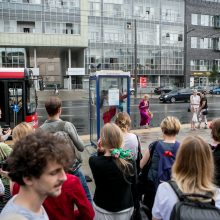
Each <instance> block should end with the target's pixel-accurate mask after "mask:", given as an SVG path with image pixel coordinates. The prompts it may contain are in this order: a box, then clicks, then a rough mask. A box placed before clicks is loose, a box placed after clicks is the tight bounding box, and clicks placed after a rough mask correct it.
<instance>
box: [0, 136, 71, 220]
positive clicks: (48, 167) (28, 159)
mask: <svg viewBox="0 0 220 220" xmlns="http://www.w3.org/2000/svg"><path fill="white" fill-rule="evenodd" d="M72 158H73V151H72V149H71V147H70V146H69V145H68V144H63V139H61V138H59V137H54V136H53V135H52V134H48V133H46V132H36V133H32V134H29V135H27V136H26V137H24V138H22V139H20V140H19V141H17V142H16V143H15V146H14V150H13V152H12V153H11V154H10V156H9V157H8V171H9V173H8V175H9V177H10V178H11V180H12V181H14V182H16V183H18V184H19V185H20V190H19V193H18V194H17V195H15V196H13V197H12V198H11V199H10V200H9V201H8V203H7V204H6V206H5V207H4V209H3V210H2V212H1V215H0V218H1V217H3V216H5V215H8V214H10V213H17V214H20V215H23V216H25V217H26V218H27V219H28V220H32V219H33V220H48V216H47V214H46V212H45V210H44V208H43V206H42V203H43V202H44V200H45V199H46V197H47V196H53V197H56V196H59V195H60V194H61V187H62V184H63V183H64V181H65V180H66V179H67V177H66V174H65V171H64V169H65V168H68V167H69V166H70V164H71V163H72Z"/></svg>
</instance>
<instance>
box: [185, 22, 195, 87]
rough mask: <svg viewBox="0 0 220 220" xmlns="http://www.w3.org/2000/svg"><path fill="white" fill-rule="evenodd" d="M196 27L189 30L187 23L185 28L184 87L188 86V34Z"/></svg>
mask: <svg viewBox="0 0 220 220" xmlns="http://www.w3.org/2000/svg"><path fill="white" fill-rule="evenodd" d="M194 30H195V28H192V29H190V30H187V25H185V28H184V49H183V51H184V65H183V72H184V87H185V88H186V87H187V73H186V72H187V35H188V34H189V33H190V32H192V31H194Z"/></svg>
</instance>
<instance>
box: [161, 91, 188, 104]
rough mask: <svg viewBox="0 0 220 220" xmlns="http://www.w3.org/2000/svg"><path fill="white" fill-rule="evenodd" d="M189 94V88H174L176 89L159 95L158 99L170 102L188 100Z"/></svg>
mask: <svg viewBox="0 0 220 220" xmlns="http://www.w3.org/2000/svg"><path fill="white" fill-rule="evenodd" d="M191 95H192V90H191V89H176V90H172V91H171V92H169V93H167V94H163V95H161V96H160V97H159V100H160V101H161V102H171V103H174V102H178V101H184V102H189V101H190V96H191Z"/></svg>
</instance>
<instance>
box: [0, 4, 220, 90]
mask: <svg viewBox="0 0 220 220" xmlns="http://www.w3.org/2000/svg"><path fill="white" fill-rule="evenodd" d="M219 11H220V2H219V0H218V1H217V0H212V1H211V0H210V1H208V0H185V1H184V0H0V67H29V68H33V71H34V73H35V74H36V75H38V74H39V76H40V77H42V78H43V79H44V81H45V83H46V84H53V83H58V84H61V86H64V87H68V88H74V87H77V86H79V85H82V84H83V81H86V79H87V78H88V76H89V73H90V72H92V71H96V70H109V71H110V70H123V71H130V72H131V74H132V76H135V73H137V76H138V80H139V78H140V77H146V78H147V83H148V84H150V83H152V84H153V85H168V84H175V85H177V86H183V85H186V83H187V85H189V84H190V82H191V84H192V83H194V84H202V85H203V84H207V83H208V75H209V74H210V71H212V70H213V66H214V67H217V69H218V68H219V67H220V57H219V50H220V43H219V37H220V35H219V33H220V32H219V29H218V28H220V13H219ZM184 48H185V49H184ZM185 73H186V74H185Z"/></svg>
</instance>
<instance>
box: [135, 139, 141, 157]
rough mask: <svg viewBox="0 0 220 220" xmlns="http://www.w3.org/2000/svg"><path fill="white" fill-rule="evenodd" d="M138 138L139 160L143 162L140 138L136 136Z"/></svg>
mask: <svg viewBox="0 0 220 220" xmlns="http://www.w3.org/2000/svg"><path fill="white" fill-rule="evenodd" d="M136 137H137V141H138V157H139V158H137V159H139V160H141V159H142V153H141V142H140V139H139V137H138V136H137V135H136Z"/></svg>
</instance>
